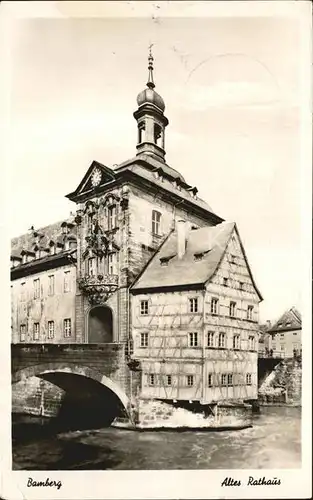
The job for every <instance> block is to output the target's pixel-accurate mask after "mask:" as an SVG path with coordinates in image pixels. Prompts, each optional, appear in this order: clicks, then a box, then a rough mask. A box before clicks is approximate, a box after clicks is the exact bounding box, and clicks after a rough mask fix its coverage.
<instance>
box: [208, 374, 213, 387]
mask: <svg viewBox="0 0 313 500" xmlns="http://www.w3.org/2000/svg"><path fill="white" fill-rule="evenodd" d="M208 386H209V387H213V373H209V375H208Z"/></svg>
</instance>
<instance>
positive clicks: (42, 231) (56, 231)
mask: <svg viewBox="0 0 313 500" xmlns="http://www.w3.org/2000/svg"><path fill="white" fill-rule="evenodd" d="M64 222H66V223H68V224H71V236H76V232H77V228H76V226H73V225H72V224H73V222H72V220H69V219H68V220H66V221H64V220H63V221H60V222H56V223H54V224H50V225H49V226H45V227H41V228H39V229H36V230H30V231H29V232H28V233H25V234H22V235H21V236H17V237H16V238H12V240H11V255H12V256H14V257H20V256H21V252H22V250H24V251H25V250H27V251H31V252H32V251H33V249H34V247H35V245H36V241H35V237H34V233H37V234H39V235H40V236H39V243H38V246H39V247H41V248H49V243H50V242H51V241H53V242H54V243H58V242H63V240H64V238H65V234H63V233H62V225H64ZM67 236H69V235H67Z"/></svg>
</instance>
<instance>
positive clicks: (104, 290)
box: [77, 274, 118, 305]
mask: <svg viewBox="0 0 313 500" xmlns="http://www.w3.org/2000/svg"><path fill="white" fill-rule="evenodd" d="M77 283H78V287H79V289H80V290H81V291H82V292H83V293H84V294H85V295H87V297H88V300H89V302H90V304H92V305H99V304H103V303H104V302H106V301H107V299H108V298H109V297H110V295H112V293H114V292H115V291H116V290H117V288H118V275H117V274H98V275H97V276H84V277H83V278H79V279H78V280H77Z"/></svg>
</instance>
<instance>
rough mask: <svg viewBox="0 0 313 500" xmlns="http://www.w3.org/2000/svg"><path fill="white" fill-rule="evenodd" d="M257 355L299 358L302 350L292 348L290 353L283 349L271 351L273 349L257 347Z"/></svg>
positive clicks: (260, 356)
mask: <svg viewBox="0 0 313 500" xmlns="http://www.w3.org/2000/svg"><path fill="white" fill-rule="evenodd" d="M258 357H259V358H279V359H285V358H292V357H293V358H301V357H302V350H301V351H298V350H297V349H294V351H293V353H292V355H290V354H289V353H286V352H285V351H273V349H270V350H268V349H259V351H258Z"/></svg>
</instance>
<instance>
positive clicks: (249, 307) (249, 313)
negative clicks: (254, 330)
mask: <svg viewBox="0 0 313 500" xmlns="http://www.w3.org/2000/svg"><path fill="white" fill-rule="evenodd" d="M252 315H253V306H248V309H247V319H248V320H249V321H252V318H253V316H252Z"/></svg>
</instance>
